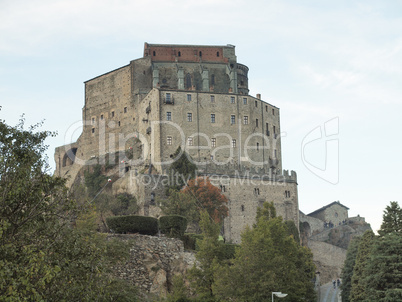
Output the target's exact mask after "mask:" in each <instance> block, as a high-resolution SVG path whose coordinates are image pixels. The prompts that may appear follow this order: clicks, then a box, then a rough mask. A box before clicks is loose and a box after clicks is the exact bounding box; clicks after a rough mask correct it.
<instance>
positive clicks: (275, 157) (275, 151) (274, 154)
mask: <svg viewBox="0 0 402 302" xmlns="http://www.w3.org/2000/svg"><path fill="white" fill-rule="evenodd" d="M274 156H275V158H276V149H275V150H274Z"/></svg>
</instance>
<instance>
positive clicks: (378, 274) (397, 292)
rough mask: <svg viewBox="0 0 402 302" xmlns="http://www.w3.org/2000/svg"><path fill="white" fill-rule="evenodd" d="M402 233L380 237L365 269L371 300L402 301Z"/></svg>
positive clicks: (368, 295) (366, 285) (365, 280)
mask: <svg viewBox="0 0 402 302" xmlns="http://www.w3.org/2000/svg"><path fill="white" fill-rule="evenodd" d="M401 251H402V234H401V233H397V232H390V233H388V234H385V235H383V236H381V237H380V238H378V239H377V240H376V241H375V242H374V244H373V248H372V252H371V255H370V258H369V260H368V262H367V266H366V269H365V271H364V280H363V284H364V287H365V289H366V297H369V299H370V300H371V301H402V288H401V284H402V253H401Z"/></svg>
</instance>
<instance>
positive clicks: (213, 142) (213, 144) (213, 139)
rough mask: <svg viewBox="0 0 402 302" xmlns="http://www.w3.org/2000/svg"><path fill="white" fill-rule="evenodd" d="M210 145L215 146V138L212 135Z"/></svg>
mask: <svg viewBox="0 0 402 302" xmlns="http://www.w3.org/2000/svg"><path fill="white" fill-rule="evenodd" d="M211 146H212V147H216V138H215V137H213V138H212V139H211Z"/></svg>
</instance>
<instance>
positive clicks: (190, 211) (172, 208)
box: [160, 189, 200, 223]
mask: <svg viewBox="0 0 402 302" xmlns="http://www.w3.org/2000/svg"><path fill="white" fill-rule="evenodd" d="M160 205H161V209H162V211H163V213H164V214H165V215H180V216H184V217H186V218H187V221H188V222H189V223H194V222H195V223H198V222H199V221H200V212H199V209H198V206H197V201H196V199H195V197H194V196H193V195H191V194H188V193H185V192H183V191H176V190H174V189H170V190H169V194H168V198H167V199H163V200H160Z"/></svg>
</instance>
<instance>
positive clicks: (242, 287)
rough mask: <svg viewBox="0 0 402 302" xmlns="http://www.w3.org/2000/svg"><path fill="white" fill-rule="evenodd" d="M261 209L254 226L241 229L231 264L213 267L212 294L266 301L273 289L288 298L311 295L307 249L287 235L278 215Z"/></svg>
mask: <svg viewBox="0 0 402 302" xmlns="http://www.w3.org/2000/svg"><path fill="white" fill-rule="evenodd" d="M269 208H270V206H269V204H267V205H266V206H264V209H269ZM263 213H265V214H261V213H260V215H259V218H258V221H257V223H256V224H255V226H254V228H249V227H248V228H246V230H245V231H244V232H243V233H242V243H241V245H240V248H238V249H237V250H236V254H235V259H234V260H233V261H232V264H231V265H230V266H227V265H226V266H225V265H221V266H220V267H219V268H218V269H217V271H216V274H215V283H214V286H213V290H214V294H215V295H216V297H218V298H220V299H223V300H231V301H269V300H270V298H271V293H272V292H273V291H281V292H284V293H287V294H288V295H289V296H288V297H289V299H290V300H291V301H304V300H305V299H307V300H312V299H314V297H315V293H314V286H313V283H312V282H311V281H312V279H313V278H314V273H315V266H314V264H313V262H312V254H311V252H310V251H309V250H308V249H307V248H305V247H301V246H300V245H299V243H297V242H296V241H295V240H294V239H293V237H292V236H290V235H289V233H288V229H287V227H286V225H285V224H284V223H283V221H282V218H281V217H273V213H274V212H273V211H263Z"/></svg>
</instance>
